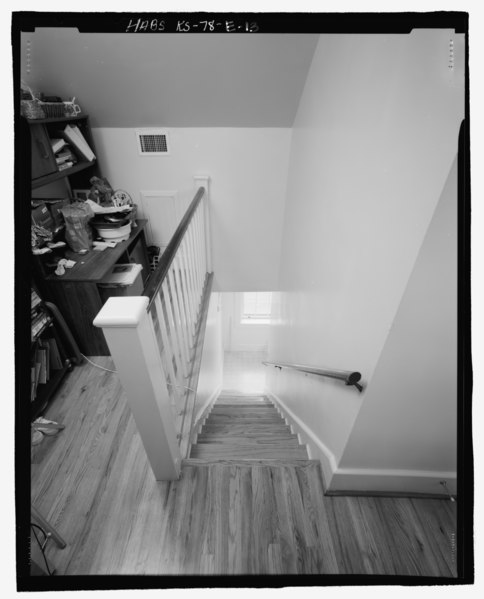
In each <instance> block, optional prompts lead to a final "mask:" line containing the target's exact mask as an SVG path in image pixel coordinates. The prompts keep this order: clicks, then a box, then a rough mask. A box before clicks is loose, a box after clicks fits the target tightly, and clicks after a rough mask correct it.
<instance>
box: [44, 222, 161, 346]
mask: <svg viewBox="0 0 484 599" xmlns="http://www.w3.org/2000/svg"><path fill="white" fill-rule="evenodd" d="M147 222H148V221H147V220H137V221H136V223H137V225H138V226H137V227H132V229H131V235H130V237H129V239H128V240H126V241H122V242H120V243H118V244H117V245H116V247H114V248H107V249H105V250H104V251H102V252H97V251H94V250H91V251H90V252H88V253H87V254H76V253H75V252H72V251H70V250H68V251H66V254H65V257H66V258H68V259H70V260H75V262H76V265H75V266H73V267H72V268H70V269H66V272H65V274H64V275H62V276H58V275H56V274H48V275H46V276H45V277H44V278H43V285H42V287H43V289H44V295H45V296H46V297H48V298H50V299H51V301H52V302H54V303H55V304H56V305H57V307H58V308H59V310H60V312H61V313H62V315H63V316H64V319H65V321H66V322H67V324H68V326H69V328H70V329H71V331H72V334H73V335H74V337H75V339H76V341H77V343H78V345H79V348H80V350H81V352H82V353H83V354H85V355H87V356H108V355H109V349H108V346H107V343H106V340H105V339H104V334H103V332H102V330H101V329H98V328H97V327H94V326H93V324H92V321H93V320H94V318H95V317H96V315H97V314H98V312H99V310H100V309H101V308H102V306H103V303H104V301H103V299H102V295H101V292H100V289H99V287H98V285H99V284H101V283H102V281H103V279H104V278H105V277H106V275H107V274H108V273H109V272H110V270H111V268H112V267H113V265H114V264H116V263H117V262H120V263H128V262H134V263H137V264H141V265H142V267H143V270H142V271H141V273H142V277H143V283H144V284H146V280H147V278H148V277H149V274H150V268H149V260H148V252H147V248H146V240H145V234H144V229H145V227H146V223H147Z"/></svg>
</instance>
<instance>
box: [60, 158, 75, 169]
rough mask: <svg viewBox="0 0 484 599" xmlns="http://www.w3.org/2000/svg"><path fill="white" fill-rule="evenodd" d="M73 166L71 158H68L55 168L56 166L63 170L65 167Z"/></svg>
mask: <svg viewBox="0 0 484 599" xmlns="http://www.w3.org/2000/svg"><path fill="white" fill-rule="evenodd" d="M73 166H74V163H73V162H72V160H68V161H67V162H63V163H62V164H59V165H58V166H57V168H58V169H59V170H60V171H65V170H66V169H67V168H71V167H73Z"/></svg>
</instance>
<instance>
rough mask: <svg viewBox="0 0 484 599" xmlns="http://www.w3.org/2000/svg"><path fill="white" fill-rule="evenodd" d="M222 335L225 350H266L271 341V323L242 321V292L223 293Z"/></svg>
mask: <svg viewBox="0 0 484 599" xmlns="http://www.w3.org/2000/svg"><path fill="white" fill-rule="evenodd" d="M220 295H221V296H222V335H223V347H224V350H225V351H249V352H250V351H257V352H259V351H266V350H267V346H268V342H269V325H268V324H259V323H257V322H255V323H243V324H242V323H241V316H242V299H243V293H242V292H236V293H233V292H227V293H221V294H220Z"/></svg>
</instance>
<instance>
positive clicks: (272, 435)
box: [197, 429, 297, 439]
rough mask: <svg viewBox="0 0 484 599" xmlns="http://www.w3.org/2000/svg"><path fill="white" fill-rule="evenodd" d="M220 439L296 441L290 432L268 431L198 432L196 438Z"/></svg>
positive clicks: (295, 437)
mask: <svg viewBox="0 0 484 599" xmlns="http://www.w3.org/2000/svg"><path fill="white" fill-rule="evenodd" d="M213 437H221V438H222V439H297V436H296V435H294V433H293V432H292V431H291V430H289V429H288V430H283V431H280V430H276V431H272V430H268V431H265V432H264V431H262V432H258V431H242V432H241V431H238V432H236V433H234V432H232V430H230V431H212V432H205V431H203V430H202V431H200V432H199V433H198V436H197V438H198V439H200V438H202V439H204V438H213Z"/></svg>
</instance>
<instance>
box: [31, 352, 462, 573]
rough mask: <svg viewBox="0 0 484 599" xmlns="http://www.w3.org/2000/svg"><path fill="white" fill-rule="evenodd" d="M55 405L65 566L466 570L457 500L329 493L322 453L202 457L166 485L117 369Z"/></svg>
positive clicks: (35, 483) (55, 472)
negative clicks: (459, 559)
mask: <svg viewBox="0 0 484 599" xmlns="http://www.w3.org/2000/svg"><path fill="white" fill-rule="evenodd" d="M92 359H93V361H95V362H97V363H98V364H100V365H101V366H104V367H106V368H112V363H111V360H110V358H109V357H97V358H92ZM251 409H257V408H251ZM45 417H47V418H50V419H52V420H55V421H58V422H63V423H64V424H65V429H64V430H63V431H61V432H60V433H59V434H58V435H56V436H52V437H45V438H44V440H43V441H42V443H41V444H40V445H38V446H36V447H33V448H32V473H31V474H32V500H33V502H34V504H35V506H36V507H37V508H38V509H39V510H40V512H41V513H42V514H43V515H44V517H46V518H47V519H48V520H49V521H50V522H51V524H52V525H54V526H55V527H56V528H57V530H58V532H59V533H60V534H61V536H62V537H63V538H64V539H65V540H66V542H67V547H66V548H65V549H59V548H57V547H56V546H55V545H54V544H53V543H49V545H48V547H47V555H48V557H49V558H50V560H51V561H52V562H53V563H54V564H55V566H56V568H57V574H60V575H63V574H64V575H83V574H84V575H94V574H107V575H110V574H135V575H136V574H140V575H141V574H155V575H163V574H199V573H200V574H206V575H210V574H224V573H229V574H256V575H257V574H267V573H268V574H300V575H303V574H310V573H312V574H390V575H417V576H439V577H454V576H456V563H455V557H456V556H455V554H454V553H453V551H454V548H453V545H454V543H453V535H455V533H456V514H455V504H454V503H451V502H449V501H447V500H436V499H410V498H386V497H385V498H383V497H382V498H375V497H326V496H324V495H323V482H322V479H321V472H320V469H319V466H318V464H317V463H316V462H313V461H311V460H293V461H290V460H289V461H287V462H285V461H283V460H281V459H274V458H273V459H271V460H270V461H268V460H266V459H264V458H255V457H254V458H253V459H250V460H247V459H239V458H238V457H237V456H234V457H233V459H232V460H224V461H220V460H219V459H217V461H216V462H213V461H210V460H207V459H200V458H195V457H194V458H190V459H189V460H185V461H184V464H183V467H182V477H181V479H180V480H179V481H175V482H169V483H157V482H156V481H155V480H154V478H153V475H152V472H151V470H150V468H149V465H148V462H147V458H146V456H145V453H144V450H143V447H142V444H141V440H140V438H139V435H138V433H137V431H136V429H135V425H134V421H133V419H132V417H131V415H130V413H129V411H128V408H127V405H126V400H125V397H124V394H123V392H122V389H121V387H120V384H119V381H118V379H117V376H116V374H113V373H110V372H107V371H103V370H100V369H97V368H95V367H94V366H91V365H90V364H84V365H83V366H81V367H76V368H75V369H74V370H73V372H72V373H71V374H70V375H69V377H68V378H67V380H66V382H65V383H64V384H63V386H62V387H61V390H60V393H59V395H58V397H57V398H56V400H55V401H54V402H53V403H52V405H51V407H50V408H49V410H48V412H47V413H46V414H45ZM220 426H222V428H220ZM239 426H240V425H239ZM242 426H244V425H242ZM262 426H265V424H264V425H262ZM217 427H219V429H218V430H217V431H216V432H217V436H219V437H222V443H224V441H223V437H224V430H223V425H220V424H218V425H217ZM245 431H246V433H247V426H245ZM209 432H210V431H209ZM211 432H212V433H213V432H215V431H211ZM225 432H226V431H225ZM260 432H261V431H256V432H252V434H254V435H256V438H257V439H258V443H257V445H260V446H263V445H264V443H265V442H266V440H267V439H265V438H264V435H263V434H262V435H259V433H260ZM286 432H287V431H285V432H284V435H283V436H285V433H286ZM247 434H249V435H250V433H247ZM235 436H236V437H237V435H235ZM219 440H220V439H219ZM289 440H292V442H294V440H295V438H294V436H292V439H289ZM296 440H297V439H296ZM239 441H240V439H239ZM202 444H203V439H202V440H200V442H199V445H200V446H201V445H202Z"/></svg>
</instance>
